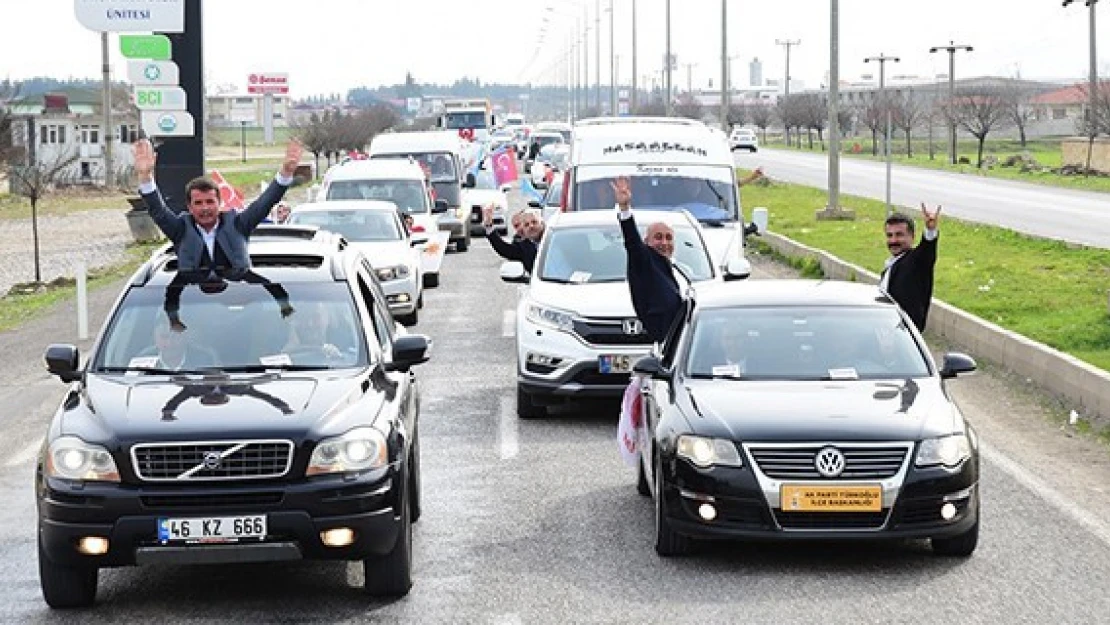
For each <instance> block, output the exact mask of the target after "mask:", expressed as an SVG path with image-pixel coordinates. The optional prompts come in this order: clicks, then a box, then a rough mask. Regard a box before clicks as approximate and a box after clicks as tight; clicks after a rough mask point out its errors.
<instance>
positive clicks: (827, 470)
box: [813, 447, 844, 477]
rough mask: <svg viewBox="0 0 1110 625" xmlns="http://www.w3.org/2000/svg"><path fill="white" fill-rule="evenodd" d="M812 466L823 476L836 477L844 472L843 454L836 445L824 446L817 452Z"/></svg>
mask: <svg viewBox="0 0 1110 625" xmlns="http://www.w3.org/2000/svg"><path fill="white" fill-rule="evenodd" d="M813 466H814V467H815V468H816V469H817V472H818V473H820V474H821V475H823V476H825V477H837V476H839V475H840V474H841V473H843V472H844V454H843V453H841V452H840V450H839V449H837V448H836V447H826V448H824V449H822V450H821V451H819V452H817V457H816V458H814V460H813Z"/></svg>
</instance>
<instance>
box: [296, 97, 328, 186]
mask: <svg viewBox="0 0 1110 625" xmlns="http://www.w3.org/2000/svg"><path fill="white" fill-rule="evenodd" d="M330 117H331V112H330V111H324V115H323V116H320V115H319V114H317V113H313V114H312V115H311V116H309V118H308V119H307V120H302V121H299V122H297V123H295V124H293V132H292V134H293V136H294V137H296V138H297V140H298V141H300V142H301V144H302V145H304V148H305V149H306V150H308V151H309V152H312V157H313V160H314V161H315V162H316V171H317V172H319V170H320V155H321V154H323V153H324V150H325V149H326V148H327V135H328V130H327V127H328V125H330V123H331V121H330V119H329V118H330Z"/></svg>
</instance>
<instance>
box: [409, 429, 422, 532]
mask: <svg viewBox="0 0 1110 625" xmlns="http://www.w3.org/2000/svg"><path fill="white" fill-rule="evenodd" d="M409 464H411V465H412V468H411V469H410V470H409V514H410V515H412V516H411V517H410V518H411V519H412V522H413V523H416V522H417V521H419V520H420V514H421V512H422V509H421V504H420V434H419V433H418V434H417V435H416V436H415V437H413V439H412V460H411V461H410V463H409Z"/></svg>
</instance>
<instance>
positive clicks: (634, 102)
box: [628, 0, 639, 115]
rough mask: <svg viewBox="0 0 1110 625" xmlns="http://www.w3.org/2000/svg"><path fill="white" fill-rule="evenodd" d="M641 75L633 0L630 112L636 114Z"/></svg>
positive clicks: (634, 0)
mask: <svg viewBox="0 0 1110 625" xmlns="http://www.w3.org/2000/svg"><path fill="white" fill-rule="evenodd" d="M637 76H639V74H638V73H637V68H636V0H632V100H631V101H630V102H629V105H628V112H629V113H630V114H632V115H635V114H636V109H637V108H638V107H639V95H638V94H637V91H638V90H639V87H638V86H637V84H636V77H637Z"/></svg>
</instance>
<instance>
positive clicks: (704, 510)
mask: <svg viewBox="0 0 1110 625" xmlns="http://www.w3.org/2000/svg"><path fill="white" fill-rule="evenodd" d="M698 514H699V515H701V518H702V519H703V520H706V521H712V520H713V519H715V518H717V508H715V507H713V504H711V503H703V504H702V505H700V506H698Z"/></svg>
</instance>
